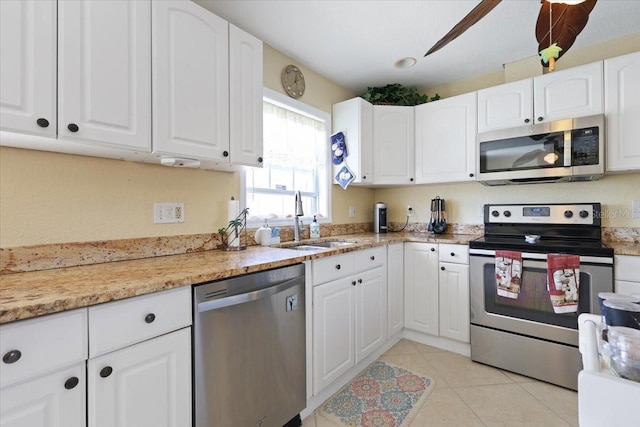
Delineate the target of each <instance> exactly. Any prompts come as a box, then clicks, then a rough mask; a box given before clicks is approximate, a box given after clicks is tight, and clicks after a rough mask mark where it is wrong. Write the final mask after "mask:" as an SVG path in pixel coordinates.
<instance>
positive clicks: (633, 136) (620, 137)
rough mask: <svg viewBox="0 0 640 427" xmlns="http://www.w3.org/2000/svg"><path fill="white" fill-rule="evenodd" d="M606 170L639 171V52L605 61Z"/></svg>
mask: <svg viewBox="0 0 640 427" xmlns="http://www.w3.org/2000/svg"><path fill="white" fill-rule="evenodd" d="M604 78H605V92H604V93H605V98H604V109H605V114H606V115H607V171H633V170H636V171H637V170H640V144H639V143H638V135H640V120H638V118H639V117H640V52H635V53H631V54H629V55H624V56H620V57H617V58H613V59H607V60H606V61H604Z"/></svg>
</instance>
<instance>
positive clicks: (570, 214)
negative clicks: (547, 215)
mask: <svg viewBox="0 0 640 427" xmlns="http://www.w3.org/2000/svg"><path fill="white" fill-rule="evenodd" d="M572 216H573V212H571V211H564V217H565V218H571V217H572Z"/></svg>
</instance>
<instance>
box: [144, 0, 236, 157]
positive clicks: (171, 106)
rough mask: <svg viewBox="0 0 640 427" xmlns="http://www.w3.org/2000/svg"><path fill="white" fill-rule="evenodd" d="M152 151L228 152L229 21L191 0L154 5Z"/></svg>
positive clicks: (176, 153)
mask: <svg viewBox="0 0 640 427" xmlns="http://www.w3.org/2000/svg"><path fill="white" fill-rule="evenodd" d="M152 23H153V25H152V31H153V32H152V42H153V43H152V72H153V99H154V102H153V107H154V108H153V144H154V145H153V151H154V153H157V154H160V155H170V156H184V157H190V158H196V159H201V160H222V161H224V162H228V156H229V25H228V23H227V21H225V20H223V19H221V18H219V17H217V16H216V15H214V14H212V13H211V12H209V11H207V10H206V9H204V8H202V7H200V6H198V5H197V4H195V3H193V2H190V1H154V2H153V4H152Z"/></svg>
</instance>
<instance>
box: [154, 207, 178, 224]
mask: <svg viewBox="0 0 640 427" xmlns="http://www.w3.org/2000/svg"><path fill="white" fill-rule="evenodd" d="M177 222H184V203H154V204H153V223H154V224H168V223H177Z"/></svg>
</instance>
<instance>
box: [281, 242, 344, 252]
mask: <svg viewBox="0 0 640 427" xmlns="http://www.w3.org/2000/svg"><path fill="white" fill-rule="evenodd" d="M355 244H356V242H336V241H330V242H314V243H300V244H298V245H293V246H285V247H284V248H285V249H296V250H299V251H313V250H316V249H335V248H342V247H345V246H350V245H355Z"/></svg>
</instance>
